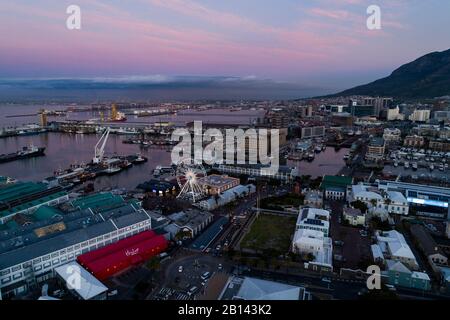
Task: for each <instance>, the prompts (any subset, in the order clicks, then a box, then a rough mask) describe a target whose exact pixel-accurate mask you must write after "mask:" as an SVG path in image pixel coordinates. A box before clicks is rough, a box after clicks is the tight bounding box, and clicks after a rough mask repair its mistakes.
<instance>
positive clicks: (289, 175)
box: [214, 164, 298, 181]
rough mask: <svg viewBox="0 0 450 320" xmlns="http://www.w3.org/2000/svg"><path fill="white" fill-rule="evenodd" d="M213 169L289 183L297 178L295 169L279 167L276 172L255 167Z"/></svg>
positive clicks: (263, 167) (217, 167)
mask: <svg viewBox="0 0 450 320" xmlns="http://www.w3.org/2000/svg"><path fill="white" fill-rule="evenodd" d="M214 169H217V170H218V171H220V172H223V173H227V174H231V175H236V176H240V175H247V176H249V177H255V178H256V177H267V178H271V179H275V180H284V181H290V180H293V179H294V178H295V177H298V169H297V168H296V167H288V166H279V168H278V171H275V170H272V169H271V168H270V167H269V166H264V165H260V164H256V165H225V164H219V165H215V166H214Z"/></svg>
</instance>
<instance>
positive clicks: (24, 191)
mask: <svg viewBox="0 0 450 320" xmlns="http://www.w3.org/2000/svg"><path fill="white" fill-rule="evenodd" d="M67 201H69V195H68V193H67V192H65V191H64V190H63V189H62V188H61V187H54V188H47V185H45V184H43V183H34V182H17V183H10V184H7V185H4V186H3V187H2V188H0V225H2V224H5V223H7V222H8V221H11V219H13V217H14V216H16V215H17V214H32V213H33V212H34V211H36V210H37V209H38V208H39V207H41V206H44V205H48V206H56V205H58V204H61V203H64V202H67Z"/></svg>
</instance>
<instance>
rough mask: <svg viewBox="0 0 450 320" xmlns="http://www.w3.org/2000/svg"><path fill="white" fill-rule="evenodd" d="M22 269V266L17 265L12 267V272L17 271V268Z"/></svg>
mask: <svg viewBox="0 0 450 320" xmlns="http://www.w3.org/2000/svg"><path fill="white" fill-rule="evenodd" d="M20 269H22V267H21V266H15V267H12V269H11V270H12V272H15V271H17V270H20Z"/></svg>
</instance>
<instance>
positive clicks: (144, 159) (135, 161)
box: [133, 154, 147, 164]
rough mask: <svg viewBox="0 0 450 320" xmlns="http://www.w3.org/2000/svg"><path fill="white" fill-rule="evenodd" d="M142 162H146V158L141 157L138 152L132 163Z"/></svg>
mask: <svg viewBox="0 0 450 320" xmlns="http://www.w3.org/2000/svg"><path fill="white" fill-rule="evenodd" d="M144 162H147V158H146V157H143V156H142V155H141V154H138V155H137V158H136V159H134V160H133V163H135V164H141V163H144Z"/></svg>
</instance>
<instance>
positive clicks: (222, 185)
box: [199, 174, 240, 195]
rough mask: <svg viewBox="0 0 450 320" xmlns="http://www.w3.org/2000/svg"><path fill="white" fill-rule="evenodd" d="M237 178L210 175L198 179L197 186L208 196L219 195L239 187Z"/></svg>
mask: <svg viewBox="0 0 450 320" xmlns="http://www.w3.org/2000/svg"><path fill="white" fill-rule="evenodd" d="M239 181H240V180H239V178H233V177H229V176H227V175H218V174H211V175H209V176H206V177H203V178H200V179H199V184H200V185H201V186H202V187H203V189H204V190H205V191H206V192H207V193H208V194H210V195H215V194H220V193H222V192H224V191H226V190H228V189H231V188H234V187H236V186H238V185H239Z"/></svg>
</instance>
